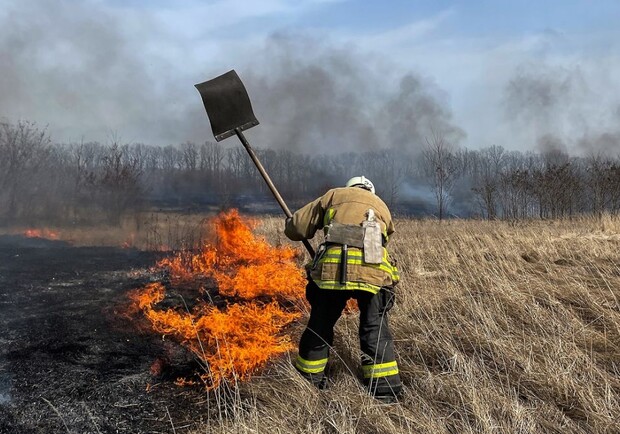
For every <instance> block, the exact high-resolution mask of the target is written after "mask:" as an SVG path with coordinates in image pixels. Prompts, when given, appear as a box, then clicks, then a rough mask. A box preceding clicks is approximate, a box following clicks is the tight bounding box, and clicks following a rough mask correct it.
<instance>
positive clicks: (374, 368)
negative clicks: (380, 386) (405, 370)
mask: <svg viewBox="0 0 620 434" xmlns="http://www.w3.org/2000/svg"><path fill="white" fill-rule="evenodd" d="M362 372H363V373H364V378H379V377H387V376H389V375H396V374H398V365H397V364H396V361H393V362H387V363H380V364H378V365H363V366H362Z"/></svg>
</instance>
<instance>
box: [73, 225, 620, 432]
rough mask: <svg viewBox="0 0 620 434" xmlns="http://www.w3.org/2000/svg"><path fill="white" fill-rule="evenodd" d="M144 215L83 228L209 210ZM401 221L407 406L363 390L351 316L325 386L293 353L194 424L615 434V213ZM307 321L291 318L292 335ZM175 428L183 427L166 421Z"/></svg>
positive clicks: (619, 344)
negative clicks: (308, 375)
mask: <svg viewBox="0 0 620 434" xmlns="http://www.w3.org/2000/svg"><path fill="white" fill-rule="evenodd" d="M150 218H151V221H150V222H149V221H146V222H142V223H140V224H139V225H138V226H139V227H133V226H132V225H131V224H129V223H128V224H127V226H126V227H125V228H124V229H122V230H120V231H116V232H114V234H110V233H108V234H107V235H106V233H105V230H102V231H101V233H100V234H95V233H94V232H92V231H87V234H88V236H91V237H95V238H96V237H100V238H101V239H102V240H106V242H108V243H121V242H124V240H125V239H126V238H128V237H129V236H132V235H131V234H133V233H134V232H133V231H134V230H136V232H135V235H133V245H135V246H137V247H142V248H148V247H151V248H153V247H157V246H159V245H162V246H163V245H167V244H170V245H173V244H174V246H172V247H179V246H183V245H185V246H188V245H192V243H193V242H194V241H195V240H198V239H199V238H200V237H201V232H200V230H201V229H200V222H201V221H202V217H201V216H192V217H191V218H188V217H187V216H180V215H172V214H169V215H159V216H153V215H151V216H150ZM261 221H262V224H261V226H260V227H259V228H258V229H257V230H258V232H259V233H260V234H262V235H264V236H265V237H266V238H267V239H269V240H270V241H271V242H272V243H274V244H284V243H289V241H288V240H286V239H285V237H284V236H283V235H282V232H281V231H282V226H283V219H280V218H275V217H265V218H262V219H261ZM396 228H397V233H396V234H395V236H394V237H393V238H392V241H391V247H390V249H391V252H392V255H393V256H394V258H395V259H396V260H397V261H398V266H399V269H400V271H401V276H402V281H401V283H400V284H399V285H398V287H397V302H396V305H395V307H394V309H393V310H392V311H391V319H390V323H391V327H392V332H393V335H394V338H395V347H396V352H397V357H398V361H399V365H400V371H401V375H402V379H403V383H404V394H403V396H402V400H401V402H400V403H398V404H392V405H385V404H381V403H379V402H377V401H375V400H374V399H373V398H371V397H369V396H367V395H366V393H365V391H364V390H363V388H362V386H361V384H360V382H359V381H358V375H359V373H358V371H357V369H358V365H359V344H358V340H357V321H358V320H357V316H356V314H355V313H350V314H347V315H345V316H343V317H342V318H341V320H340V321H339V322H338V324H337V330H336V341H335V345H334V348H333V350H332V353H331V359H330V364H329V366H328V372H329V376H330V379H331V381H330V384H329V387H328V389H327V390H324V391H319V390H316V389H314V388H313V387H311V386H310V385H309V384H307V383H306V382H305V380H303V379H302V378H301V377H300V376H299V375H298V374H297V373H296V371H295V370H294V369H293V368H292V364H291V360H292V359H294V356H295V354H294V352H292V353H290V354H288V355H287V356H285V357H282V358H280V359H278V360H274V361H273V362H272V363H270V364H269V365H268V367H267V368H266V369H265V370H264V371H263V372H261V373H260V374H259V375H257V376H255V377H254V378H253V379H252V380H251V381H250V382H247V383H241V384H238V385H236V386H231V385H228V386H222V387H221V388H220V389H218V390H216V391H211V392H205V400H206V401H208V402H212V403H213V411H210V414H214V415H215V417H209V419H208V420H205V422H204V424H202V425H200V428H199V429H196V430H193V431H191V432H192V433H193V432H196V433H267V432H269V433H312V434H320V433H408V432H413V433H619V432H620V311H619V309H620V302H619V299H620V219H618V218H617V217H616V218H614V217H611V216H603V217H602V218H600V219H598V218H593V217H592V218H586V217H584V218H581V219H573V220H564V221H528V222H499V221H495V222H487V221H459V220H451V221H444V222H441V223H440V222H437V221H433V220H406V219H400V220H398V221H397V226H396ZM149 231H150V232H149ZM65 234H69V233H68V232H66V230H65ZM67 236H68V237H69V239H71V236H72V235H71V234H69V235H67ZM63 238H65V237H64V236H61V239H63ZM74 238H75V239H78V238H80V236H79V234H78V233H77V232H76V233H75V234H74ZM86 238H87V237H85V236H82V239H81V241H76V242H78V243H81V244H90V242H88V241H87V240H86ZM91 241H92V243H99V242H100V241H97V240H94V239H93V240H91ZM117 245H118V244H117ZM305 320H306V318H303V319H302V320H301V321H299V322H297V323H295V324H294V325H293V326H292V329H291V330H290V333H291V336H292V339H293V340H297V339H298V338H299V336H300V334H301V332H302V331H303V327H304V324H305ZM162 411H163V410H162ZM194 426H196V424H194ZM170 429H171V432H179V433H180V432H188V430H187V429H184V428H183V427H182V426H179V425H178V424H176V425H175V421H174V420H172V419H171V420H170Z"/></svg>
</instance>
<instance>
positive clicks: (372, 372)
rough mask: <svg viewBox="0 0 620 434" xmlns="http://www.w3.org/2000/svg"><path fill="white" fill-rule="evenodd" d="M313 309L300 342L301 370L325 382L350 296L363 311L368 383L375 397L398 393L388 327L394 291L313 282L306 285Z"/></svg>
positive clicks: (361, 332) (298, 363)
mask: <svg viewBox="0 0 620 434" xmlns="http://www.w3.org/2000/svg"><path fill="white" fill-rule="evenodd" d="M306 298H307V299H308V301H309V302H310V306H311V308H312V310H311V312H310V319H309V321H308V326H307V327H306V330H305V331H304V333H303V335H302V336H301V340H300V342H299V356H298V358H297V361H296V362H295V367H296V368H297V370H298V371H299V372H300V373H301V374H302V375H304V376H305V377H306V378H308V379H309V380H310V381H312V382H313V383H314V384H315V385H317V386H318V387H322V386H323V385H324V384H325V372H324V371H325V366H326V365H327V361H328V358H329V349H330V347H331V346H332V345H333V342H334V326H335V325H336V322H337V321H338V318H340V315H341V314H342V311H343V309H344V307H345V305H346V303H347V300H348V299H350V298H355V299H356V300H357V303H358V306H359V310H360V324H359V338H360V347H361V350H362V360H361V363H362V373H363V377H364V384H365V385H366V387H367V388H368V390H369V392H370V393H371V394H372V395H373V396H377V397H383V396H396V395H397V394H398V393H400V390H401V388H402V385H401V382H400V376H399V374H398V366H397V363H396V359H395V355H394V343H393V340H392V335H391V333H390V329H389V327H388V312H389V310H390V309H391V308H392V306H393V304H394V292H393V290H392V289H389V288H382V289H381V291H380V292H379V293H378V294H372V293H370V292H367V291H357V290H356V291H348V290H330V289H321V288H319V287H317V286H316V284H315V283H314V282H312V281H309V282H308V285H307V287H306Z"/></svg>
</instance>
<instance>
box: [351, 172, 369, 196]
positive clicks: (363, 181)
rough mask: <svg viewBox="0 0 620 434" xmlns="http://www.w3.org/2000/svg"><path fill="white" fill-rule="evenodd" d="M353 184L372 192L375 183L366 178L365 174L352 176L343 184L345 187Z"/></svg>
mask: <svg viewBox="0 0 620 434" xmlns="http://www.w3.org/2000/svg"><path fill="white" fill-rule="evenodd" d="M354 186H360V187H362V188H365V189H366V190H368V191H370V192H371V193H373V194H374V193H375V185H374V184H373V183H372V182H371V181H370V179H368V178H366V177H365V176H354V177H353V178H351V179H349V180H348V181H347V183H346V184H345V187H354Z"/></svg>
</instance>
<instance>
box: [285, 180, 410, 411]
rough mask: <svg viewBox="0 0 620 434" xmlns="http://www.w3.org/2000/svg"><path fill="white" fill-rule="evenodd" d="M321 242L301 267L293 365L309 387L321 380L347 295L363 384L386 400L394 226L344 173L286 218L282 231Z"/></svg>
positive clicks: (370, 191) (391, 380)
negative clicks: (302, 304)
mask: <svg viewBox="0 0 620 434" xmlns="http://www.w3.org/2000/svg"><path fill="white" fill-rule="evenodd" d="M319 229H323V231H324V235H325V242H324V243H322V244H321V245H320V246H319V248H318V250H317V253H316V255H315V257H314V258H313V260H312V262H311V263H309V264H308V265H307V272H308V284H307V286H306V298H307V300H308V302H309V303H310V306H311V312H310V319H309V320H308V325H307V327H306V330H305V331H304V333H303V335H302V336H301V340H300V342H299V355H298V356H297V359H296V361H295V368H296V369H297V370H298V371H299V372H300V373H301V374H302V375H303V376H304V377H305V378H307V379H308V380H310V381H311V382H312V383H313V384H314V385H315V386H317V387H318V388H320V389H322V388H324V387H325V385H326V377H325V367H326V365H327V361H328V357H329V349H330V347H331V346H332V344H333V340H334V325H335V324H336V321H338V318H339V317H340V315H341V313H342V311H343V309H344V307H345V305H346V302H347V300H348V299H350V298H354V299H356V300H357V303H358V306H359V310H360V324H359V338H360V347H361V350H362V356H361V371H362V376H363V379H364V384H365V386H366V387H367V389H368V391H369V392H370V394H371V395H372V396H374V397H375V398H377V399H379V400H381V401H384V402H394V401H395V400H396V398H397V396H398V394H399V393H400V391H401V388H402V386H401V382H400V376H399V374H398V365H397V363H396V359H395V355H394V345H393V341H392V336H391V333H390V330H389V327H388V311H389V310H390V309H391V307H392V306H393V304H394V285H396V283H397V282H398V280H399V276H398V270H397V269H396V267H395V265H394V264H393V263H392V262H391V260H390V258H389V256H388V252H387V250H386V248H385V245H386V244H387V242H388V240H389V237H390V235H392V233H393V232H394V224H393V222H392V217H391V215H390V211H389V209H388V207H387V205H386V204H385V203H384V202H383V201H382V200H381V199H380V198H379V197H378V196H377V195H376V194H375V187H374V185H373V183H372V182H371V181H370V180H369V179H368V178H366V177H364V176H355V177H353V178H351V179H350V180H349V181H348V182H347V183H346V186H345V187H341V188H333V189H331V190H329V191H328V192H327V193H325V194H324V195H323V196H321V197H319V198H318V199H316V200H314V201H313V202H310V203H309V204H307V205H305V206H304V207H303V208H300V209H299V210H297V212H295V214H293V216H292V218H289V219H287V221H286V227H285V231H284V233H285V235H286V236H287V237H288V238H290V239H291V240H293V241H301V240H303V239H311V238H313V237H314V234H315V232H316V231H317V230H319Z"/></svg>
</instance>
